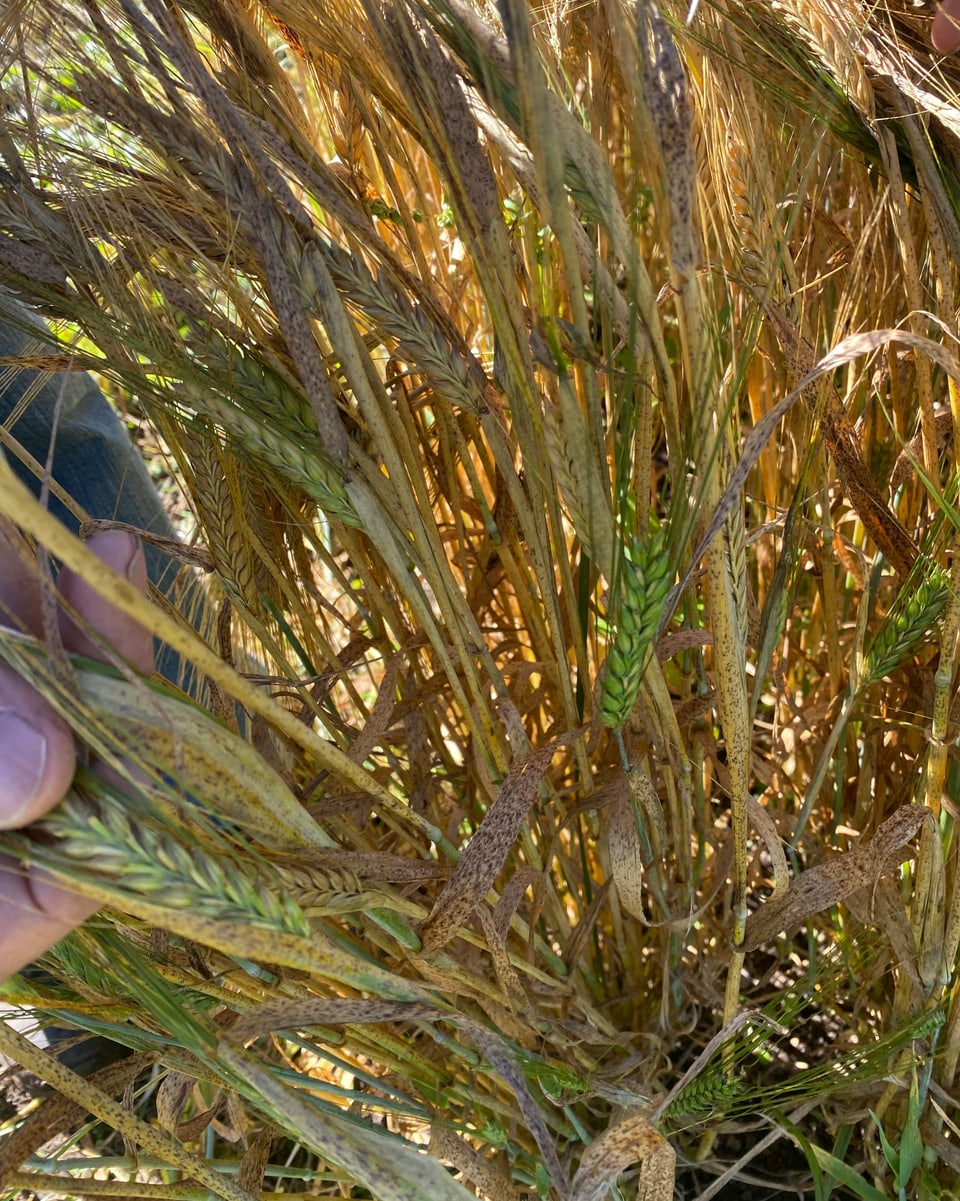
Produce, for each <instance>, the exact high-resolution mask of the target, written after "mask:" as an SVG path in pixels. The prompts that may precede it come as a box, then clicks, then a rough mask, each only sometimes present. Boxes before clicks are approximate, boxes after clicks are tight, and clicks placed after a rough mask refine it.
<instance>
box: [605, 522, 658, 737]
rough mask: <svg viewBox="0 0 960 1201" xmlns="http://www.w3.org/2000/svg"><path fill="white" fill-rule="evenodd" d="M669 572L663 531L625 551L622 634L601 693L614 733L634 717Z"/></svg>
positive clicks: (618, 619)
mask: <svg viewBox="0 0 960 1201" xmlns="http://www.w3.org/2000/svg"><path fill="white" fill-rule="evenodd" d="M669 568H670V556H669V552H668V550H667V545H666V536H665V531H664V530H663V528H662V527H661V529H660V530H659V531H658V532H657V533H656V534H655V535H654V536H653V537H652V538H650V539H649V540H648V541H646V542H641V541H640V540H639V539H635V540H634V542H633V545H632V547H631V548H630V550H629V551H628V550H627V549H626V548H624V552H623V558H622V562H621V566H620V589H619V597H618V603H617V609H616V614H617V616H616V633H615V635H614V638H613V642H612V644H611V645H610V648H609V650H608V651H607V661H606V665H605V668H604V676H603V686H602V689H601V694H600V715H601V717H602V719H603V724H604V725H605V726H607V727H608V728H610V729H611V730H619V729H621V728H622V726H623V725H624V723H625V722H626V721H627V720H628V719H629V717H630V714H631V713H632V712H633V706H634V704H635V703H636V700H637V692H638V691H639V689H640V681H641V679H642V678H643V673H644V670H645V669H646V666H647V662H648V660H649V658H650V655H651V654H652V653H653V638H654V635H655V633H656V629H657V624H658V623H659V621H660V617H661V614H662V612H663V603H664V601H665V599H666V596H667V593H668V592H669V590H670V584H671V582H672V580H671V575H670V570H669Z"/></svg>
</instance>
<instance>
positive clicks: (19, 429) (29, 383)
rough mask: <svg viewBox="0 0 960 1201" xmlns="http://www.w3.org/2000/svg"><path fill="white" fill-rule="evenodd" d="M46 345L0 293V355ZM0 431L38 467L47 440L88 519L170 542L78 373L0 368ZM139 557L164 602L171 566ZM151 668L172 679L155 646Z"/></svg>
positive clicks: (120, 435) (118, 432)
mask: <svg viewBox="0 0 960 1201" xmlns="http://www.w3.org/2000/svg"><path fill="white" fill-rule="evenodd" d="M34 331H35V332H34ZM49 343H50V335H49V333H48V332H47V330H46V327H45V326H44V325H43V323H42V322H41V321H40V319H39V318H38V317H36V316H35V315H34V314H32V313H30V312H29V311H28V310H27V309H26V308H24V306H23V305H22V304H20V303H19V301H17V300H15V299H13V298H12V297H11V296H9V295H7V294H4V293H0V356H3V357H6V356H11V357H15V356H21V355H25V354H29V355H31V356H33V355H37V354H42V353H45V352H46V351H47V350H48V349H49ZM21 402H24V403H23V404H22V405H21ZM58 405H59V414H57V406H58ZM21 408H22V411H20V410H21ZM55 418H56V430H54V421H55ZM0 424H2V425H3V426H4V428H5V429H7V430H8V431H9V432H10V433H11V434H12V435H13V437H14V438H15V439H16V440H17V442H18V443H19V444H20V445H21V446H22V447H23V449H24V450H26V451H27V452H28V453H29V454H31V455H32V456H33V457H34V459H36V460H37V461H38V462H39V464H40V465H41V467H42V466H44V465H45V464H46V462H47V457H48V455H49V451H50V441H51V438H52V437H53V438H54V447H53V469H52V476H53V478H54V479H55V480H56V481H57V483H58V484H59V485H60V486H61V487H62V488H63V489H64V491H65V492H67V493H69V494H70V496H72V497H73V499H74V500H75V501H76V502H77V503H78V504H79V505H81V506H82V508H83V509H85V510H86V512H87V513H88V514H89V515H90V517H91V518H99V519H106V520H111V521H123V522H128V523H129V524H130V525H134V526H137V527H138V528H139V529H142V530H148V531H149V532H150V533H153V534H159V535H161V536H162V537H165V538H173V537H174V531H173V527H172V526H171V524H170V522H169V520H168V519H167V516H166V514H165V512H164V510H163V505H162V503H161V501H160V497H159V495H158V494H157V491H156V489H155V488H154V486H153V482H152V480H151V479H150V476H149V474H148V472H147V469H146V467H145V466H144V463H143V460H142V459H141V458H140V455H139V453H138V451H137V449H136V447H135V446H134V445H133V443H132V442H131V441H130V437H129V435H128V434H127V431H126V430H125V429H124V428H123V424H122V423H121V421H120V419H119V418H118V417H117V414H116V413H115V412H114V410H113V409H112V408H111V406H110V404H109V402H108V401H107V399H106V397H104V395H103V393H102V392H101V391H100V389H99V388H98V387H97V385H96V384H95V383H94V381H93V379H92V377H91V376H89V375H88V374H86V373H85V372H72V371H59V372H51V373H50V374H48V375H46V376H45V375H44V374H43V373H40V372H36V371H32V370H24V369H20V368H17V367H15V366H7V367H0ZM4 453H6V457H7V460H8V462H9V463H10V465H11V467H12V468H13V471H14V473H15V474H16V475H17V476H19V477H20V479H22V480H23V481H24V483H25V484H27V486H28V487H29V488H30V489H31V490H32V491H33V493H34V495H36V496H39V494H40V488H41V482H40V480H38V479H37V477H36V475H35V474H34V472H33V471H31V470H30V469H29V467H27V466H26V465H25V464H24V463H22V462H21V461H20V460H19V459H18V458H17V455H16V453H15V452H11V451H10V450H7V451H5V452H4ZM49 507H50V511H51V512H52V513H54V514H56V516H57V517H59V518H60V520H61V521H62V522H63V523H64V525H66V526H67V527H68V528H70V529H71V530H73V531H74V532H76V530H77V522H76V520H75V518H74V517H73V515H72V514H71V513H70V511H69V510H68V509H67V508H66V507H65V506H64V505H63V504H61V502H60V501H59V500H58V499H57V498H56V497H55V496H53V495H52V493H51V494H50V497H49ZM144 552H145V555H146V561H147V572H148V574H149V577H150V580H151V582H152V583H154V584H155V585H156V586H157V587H158V588H160V590H161V591H162V592H164V593H165V594H166V595H167V596H170V595H171V594H172V591H173V587H174V584H175V582H176V579H177V575H178V573H179V564H177V563H176V562H175V561H174V560H172V559H171V558H170V557H169V556H168V555H165V554H162V553H161V552H160V551H158V550H157V549H156V548H155V547H152V546H150V545H145V546H144ZM157 667H158V670H159V671H160V672H161V673H162V674H163V675H164V676H166V677H167V678H168V679H171V680H176V679H177V678H178V675H179V658H178V657H177V656H176V655H174V654H173V653H172V652H171V651H169V650H168V649H166V648H163V647H159V646H158V656H157Z"/></svg>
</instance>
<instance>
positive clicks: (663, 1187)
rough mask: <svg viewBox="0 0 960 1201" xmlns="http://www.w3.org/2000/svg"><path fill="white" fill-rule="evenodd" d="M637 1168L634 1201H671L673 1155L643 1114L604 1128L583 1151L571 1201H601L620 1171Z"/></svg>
mask: <svg viewBox="0 0 960 1201" xmlns="http://www.w3.org/2000/svg"><path fill="white" fill-rule="evenodd" d="M636 1164H639V1165H640V1179H639V1182H638V1188H637V1194H636V1196H637V1201H672V1198H673V1186H674V1180H675V1177H676V1164H677V1154H676V1152H675V1151H674V1149H673V1147H671V1146H670V1143H669V1142H668V1141H667V1140H666V1139H665V1138H664V1137H663V1135H662V1134H661V1133H660V1131H659V1130H656V1129H655V1128H654V1127H653V1126H651V1124H650V1121H649V1119H648V1118H647V1116H646V1115H645V1114H634V1115H633V1116H632V1117H629V1118H627V1119H626V1120H625V1121H623V1122H618V1123H617V1124H616V1125H615V1126H610V1127H608V1128H607V1129H606V1130H605V1131H604V1132H603V1134H601V1135H600V1137H599V1138H598V1139H595V1140H594V1141H593V1142H592V1143H591V1144H590V1146H589V1147H588V1148H587V1149H586V1151H584V1153H583V1158H582V1159H581V1160H580V1167H579V1169H578V1170H577V1174H576V1176H575V1177H574V1181H573V1201H603V1198H604V1197H606V1196H608V1194H609V1190H610V1187H611V1185H612V1184H614V1183H615V1181H616V1179H617V1177H618V1176H619V1175H620V1173H621V1172H625V1171H626V1170H627V1169H628V1168H632V1167H634V1166H635V1165H636Z"/></svg>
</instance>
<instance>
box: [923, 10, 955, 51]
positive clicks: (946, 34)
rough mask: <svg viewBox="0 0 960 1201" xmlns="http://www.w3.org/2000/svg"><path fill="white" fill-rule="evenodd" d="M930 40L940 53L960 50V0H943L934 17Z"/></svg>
mask: <svg viewBox="0 0 960 1201" xmlns="http://www.w3.org/2000/svg"><path fill="white" fill-rule="evenodd" d="M930 41H931V42H932V43H933V48H934V50H937V51H939V52H940V54H953V53H954V51H955V50H960V0H941V2H940V4H939V5H938V6H937V15H936V16H935V17H934V18H933V28H932V29H931V30H930Z"/></svg>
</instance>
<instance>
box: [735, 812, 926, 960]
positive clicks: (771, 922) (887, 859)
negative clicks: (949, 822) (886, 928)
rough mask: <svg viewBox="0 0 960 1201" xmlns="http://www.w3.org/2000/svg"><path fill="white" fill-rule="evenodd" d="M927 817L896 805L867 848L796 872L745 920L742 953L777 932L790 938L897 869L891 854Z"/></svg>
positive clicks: (912, 835) (863, 845) (855, 849)
mask: <svg viewBox="0 0 960 1201" xmlns="http://www.w3.org/2000/svg"><path fill="white" fill-rule="evenodd" d="M930 816H931V815H930V812H929V810H927V809H925V808H924V807H923V806H922V805H901V806H900V808H899V809H898V810H897V811H896V812H895V813H894V814H893V816H892V817H888V818H887V820H886V821H885V822H884V823H883V825H882V826H880V828H879V829H878V830H877V832H876V834H874V836H873V838H871V839H870V840H869V841H868V842H866V843H864V844H862V845H858V846H856V847H854V848H853V850H850V851H847V852H845V853H844V854H842V855H838V856H837V857H836V858H835V859H831V860H829V861H828V862H827V863H822V864H819V865H818V866H817V867H812V868H810V869H808V870H807V871H805V872H801V873H800V875H799V876H798V877H797V878H796V879H795V880H794V881H793V883H792V884H791V885H790V887H789V888H788V889H787V891H786V892H785V893H783V895H782V896H780V897H778V898H776V899H775V900H770V901H767V903H766V904H765V905H763V906H762V907H761V908H760V909H758V910H757V912H756V913H752V914H751V915H750V917H749V918H748V919H747V928H746V934H745V936H744V950H745V951H752V950H755V949H756V948H757V947H758V946H760V944H761V943H764V942H767V941H768V940H769V939H771V938H773V937H774V936H775V935H776V934H777V933H778V932H779V931H781V930H784V931H787V932H788V933H792V932H793V931H794V930H796V929H797V928H798V927H799V926H801V925H802V924H803V923H804V921H806V919H807V918H808V917H810V915H811V914H814V913H820V912H821V910H823V909H829V908H830V906H831V905H835V904H836V903H837V902H838V901H842V900H843V899H844V897H848V896H849V895H850V894H851V893H852V892H855V891H856V890H857V889H858V888H866V887H868V886H870V885H872V884H873V883H874V881H876V880H877V879H878V878H879V877H880V876H881V875H882V874H883V873H884V872H886V871H890V869H891V868H892V867H894V866H895V865H896V862H897V860H896V859H894V858H893V856H894V853H895V852H897V851H899V850H901V848H903V847H905V846H906V845H907V843H908V842H910V840H911V839H912V838H914V837H915V836H916V834H917V831H918V830H919V829H920V827H921V826H922V825H923V823H924V822H925V821H927V820H929V819H930Z"/></svg>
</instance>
